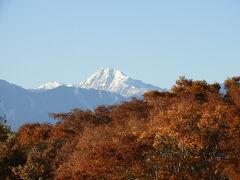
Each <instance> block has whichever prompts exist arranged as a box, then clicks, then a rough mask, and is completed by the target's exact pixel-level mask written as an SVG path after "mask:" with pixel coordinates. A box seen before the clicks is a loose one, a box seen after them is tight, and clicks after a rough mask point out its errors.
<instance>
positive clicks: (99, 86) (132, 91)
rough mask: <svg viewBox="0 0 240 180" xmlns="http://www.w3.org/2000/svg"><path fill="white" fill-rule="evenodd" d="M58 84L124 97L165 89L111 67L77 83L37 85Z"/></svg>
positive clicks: (48, 86) (50, 86) (46, 86)
mask: <svg viewBox="0 0 240 180" xmlns="http://www.w3.org/2000/svg"><path fill="white" fill-rule="evenodd" d="M59 86H73V87H79V88H85V89H96V90H104V91H108V92H113V93H117V94H120V95H121V96H124V97H126V98H128V97H131V96H137V97H139V96H141V95H142V94H144V93H145V92H148V91H152V90H159V91H162V90H166V89H162V88H159V87H157V86H153V85H151V84H147V83H144V82H142V81H140V80H136V79H133V78H131V77H128V76H126V75H125V74H124V73H122V72H121V71H119V70H116V69H111V68H102V69H100V70H98V71H97V72H95V73H94V74H92V75H91V76H90V77H89V78H87V79H86V80H83V81H82V82H80V83H79V84H77V85H65V84H63V83H59V82H56V81H55V82H49V83H46V84H43V85H41V86H39V89H41V90H43V89H54V88H56V87H59Z"/></svg>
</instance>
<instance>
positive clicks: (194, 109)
mask: <svg viewBox="0 0 240 180" xmlns="http://www.w3.org/2000/svg"><path fill="white" fill-rule="evenodd" d="M239 81H240V77H235V78H231V79H228V80H226V81H225V87H226V94H221V93H219V90H220V85H219V84H217V83H216V84H208V83H207V82H205V81H192V80H189V79H186V78H184V77H181V78H180V79H179V80H178V81H177V82H176V85H175V86H173V88H172V89H171V91H164V92H158V91H152V92H148V93H145V94H144V98H143V99H142V100H139V99H132V101H130V102H125V103H122V104H119V105H113V106H99V107H98V108H96V109H95V110H94V111H90V110H87V111H83V110H80V109H75V110H73V111H71V112H69V113H65V114H52V117H53V118H55V119H56V120H57V121H58V123H56V125H49V124H25V125H23V126H22V127H21V128H20V129H19V130H18V131H17V132H15V133H13V132H11V131H10V127H7V126H6V125H5V122H4V121H5V120H4V118H2V122H1V126H0V175H1V179H30V180H31V179H59V180H60V179H184V180H185V179H190V180H196V179H213V180H215V179H216V180H218V179H229V180H230V179H233V180H238V179H240V84H239Z"/></svg>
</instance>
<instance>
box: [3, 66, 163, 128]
mask: <svg viewBox="0 0 240 180" xmlns="http://www.w3.org/2000/svg"><path fill="white" fill-rule="evenodd" d="M151 90H160V91H161V90H165V89H161V88H158V87H156V86H153V85H150V84H145V83H143V82H141V81H139V80H134V79H132V78H130V77H127V76H126V75H124V74H123V73H122V72H120V71H118V70H113V69H101V70H99V71H97V72H96V73H94V74H93V75H92V76H90V77H89V78H88V79H87V80H85V81H83V82H81V83H79V84H77V85H65V84H63V83H60V82H49V83H46V84H44V85H41V86H39V88H37V89H31V90H28V89H24V88H21V87H20V86H17V85H14V84H10V83H9V82H7V81H4V80H0V115H6V118H7V120H8V124H9V125H10V126H11V127H12V128H13V129H14V130H16V129H17V128H19V127H20V126H21V125H22V124H24V123H33V122H40V123H43V122H49V123H54V120H52V119H50V118H49V113H60V112H69V111H70V110H71V109H75V108H80V109H94V108H95V107H97V106H99V105H112V104H116V103H119V102H121V101H126V100H128V99H129V98H131V97H132V96H136V97H139V96H141V95H142V94H143V93H145V92H147V91H151Z"/></svg>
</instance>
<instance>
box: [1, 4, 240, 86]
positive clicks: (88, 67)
mask: <svg viewBox="0 0 240 180" xmlns="http://www.w3.org/2000/svg"><path fill="white" fill-rule="evenodd" d="M103 67H110V68H114V69H119V70H121V71H122V72H124V73H125V74H127V75H129V76H131V77H133V78H136V79H140V80H142V81H144V82H148V83H151V84H154V85H157V86H160V87H163V88H170V87H171V86H172V85H173V84H174V82H175V80H176V79H178V77H179V76H182V75H185V76H186V77H188V78H192V79H205V80H207V81H209V82H215V81H218V82H221V81H223V80H225V79H226V78H227V77H231V76H237V75H240V1H239V0H201V1H192V0H181V1H179V0H116V1H114V0H101V1H100V0H34V1H33V0H21V1H18V0H0V68H1V70H0V79H5V80H7V81H9V82H12V83H15V84H18V85H21V86H23V87H25V88H33V87H37V86H38V85H40V84H42V83H45V82H48V81H54V80H56V81H60V82H63V83H72V84H76V83H79V82H80V81H81V80H84V79H85V78H87V77H88V76H89V75H91V74H92V73H94V72H95V71H96V70H98V69H99V68H103Z"/></svg>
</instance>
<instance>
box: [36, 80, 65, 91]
mask: <svg viewBox="0 0 240 180" xmlns="http://www.w3.org/2000/svg"><path fill="white" fill-rule="evenodd" d="M59 86H65V84H63V83H60V82H57V81H53V82H48V83H46V84H43V85H41V86H39V87H38V89H54V88H57V87H59Z"/></svg>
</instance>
